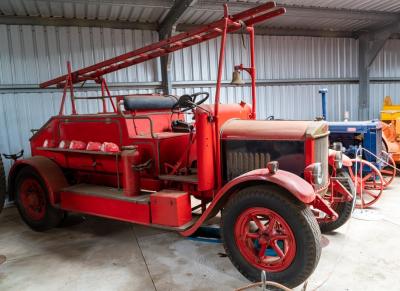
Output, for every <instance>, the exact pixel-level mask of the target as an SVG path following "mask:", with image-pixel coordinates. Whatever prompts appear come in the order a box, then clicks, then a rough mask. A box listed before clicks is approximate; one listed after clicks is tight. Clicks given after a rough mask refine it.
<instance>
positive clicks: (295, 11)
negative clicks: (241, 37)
mask: <svg viewBox="0 0 400 291" xmlns="http://www.w3.org/2000/svg"><path fill="white" fill-rule="evenodd" d="M225 2H226V1H221V0H214V1H210V0H202V1H199V3H198V4H196V5H195V6H194V7H193V8H194V9H198V10H210V9H212V10H213V11H222V10H223V9H222V6H221V4H222V3H225ZM254 6H257V3H251V2H230V3H229V10H230V11H231V12H237V11H238V10H242V9H248V8H250V7H254ZM277 7H285V8H286V11H287V12H286V17H292V16H295V17H313V18H336V19H338V18H339V19H355V20H365V19H367V20H371V21H386V22H387V21H389V22H390V21H394V20H396V19H397V13H393V12H381V11H367V10H355V9H338V8H325V7H313V6H296V5H287V4H285V3H281V4H277Z"/></svg>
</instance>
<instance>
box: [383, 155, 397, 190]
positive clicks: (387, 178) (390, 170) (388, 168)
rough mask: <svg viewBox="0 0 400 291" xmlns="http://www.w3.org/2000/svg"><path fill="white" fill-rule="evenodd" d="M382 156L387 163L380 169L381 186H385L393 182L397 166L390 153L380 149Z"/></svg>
mask: <svg viewBox="0 0 400 291" xmlns="http://www.w3.org/2000/svg"><path fill="white" fill-rule="evenodd" d="M382 158H383V160H384V161H385V163H387V164H384V165H383V169H381V174H382V178H383V180H382V182H383V188H386V187H387V186H389V185H390V184H391V183H392V182H393V180H394V177H396V172H397V168H396V163H395V162H394V160H393V157H392V155H391V154H389V153H388V152H386V151H382Z"/></svg>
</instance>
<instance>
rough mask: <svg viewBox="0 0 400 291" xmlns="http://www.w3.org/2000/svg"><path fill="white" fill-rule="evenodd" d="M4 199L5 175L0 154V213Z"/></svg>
mask: <svg viewBox="0 0 400 291" xmlns="http://www.w3.org/2000/svg"><path fill="white" fill-rule="evenodd" d="M5 200H6V175H5V172H4V165H3V160H2V159H1V155H0V213H1V211H2V210H3V207H4V202H5Z"/></svg>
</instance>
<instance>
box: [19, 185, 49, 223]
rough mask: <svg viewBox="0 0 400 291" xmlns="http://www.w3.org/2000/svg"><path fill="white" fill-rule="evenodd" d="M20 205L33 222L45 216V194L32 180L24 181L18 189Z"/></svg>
mask: <svg viewBox="0 0 400 291" xmlns="http://www.w3.org/2000/svg"><path fill="white" fill-rule="evenodd" d="M19 195H20V197H21V204H22V207H23V209H24V211H25V213H26V214H27V215H28V216H29V217H30V218H31V219H33V220H40V219H42V218H43V217H44V214H45V204H46V198H45V192H44V190H43V188H42V187H41V185H40V184H39V183H38V182H37V181H36V180H35V179H33V178H29V179H26V180H24V181H23V182H22V183H21V185H20V188H19Z"/></svg>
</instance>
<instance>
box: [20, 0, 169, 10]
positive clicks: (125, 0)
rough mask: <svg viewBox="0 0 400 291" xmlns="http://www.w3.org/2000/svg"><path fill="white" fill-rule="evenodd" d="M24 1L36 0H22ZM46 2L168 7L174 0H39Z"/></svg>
mask: <svg viewBox="0 0 400 291" xmlns="http://www.w3.org/2000/svg"><path fill="white" fill-rule="evenodd" d="M24 2H36V0H24ZM40 2H44V3H47V4H48V5H49V6H50V4H51V3H61V4H65V3H72V4H84V5H116V6H126V7H133V6H135V7H148V8H166V9H169V8H171V7H172V6H173V5H174V0H40Z"/></svg>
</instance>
